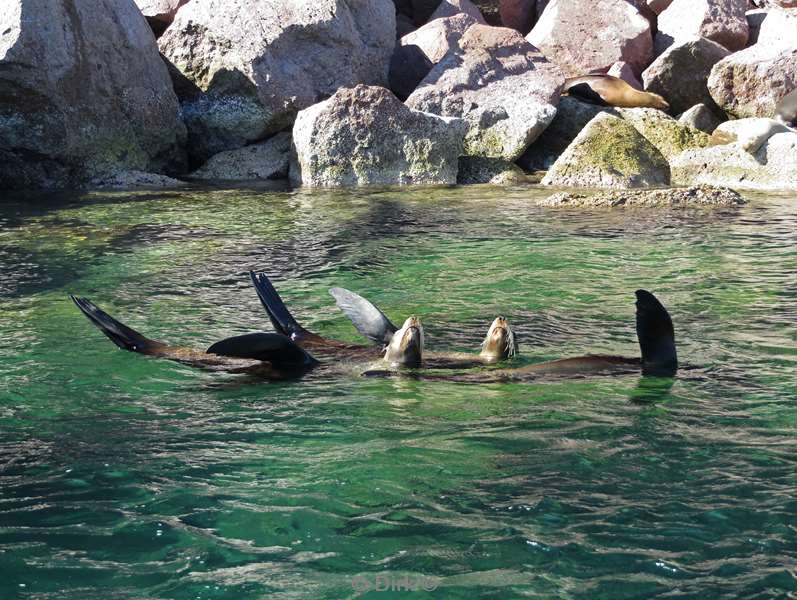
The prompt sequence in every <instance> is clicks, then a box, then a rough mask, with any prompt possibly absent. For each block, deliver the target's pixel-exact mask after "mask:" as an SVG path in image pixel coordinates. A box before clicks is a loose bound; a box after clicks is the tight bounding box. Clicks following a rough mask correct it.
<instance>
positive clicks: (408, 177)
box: [291, 85, 467, 187]
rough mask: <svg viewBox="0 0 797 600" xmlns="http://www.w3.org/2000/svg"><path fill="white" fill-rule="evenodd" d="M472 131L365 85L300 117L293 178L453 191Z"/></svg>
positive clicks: (312, 182) (309, 183) (323, 183)
mask: <svg viewBox="0 0 797 600" xmlns="http://www.w3.org/2000/svg"><path fill="white" fill-rule="evenodd" d="M466 130H467V125H466V123H465V122H464V121H462V120H461V119H452V118H445V117H438V116H436V115H431V114H427V113H423V112H419V111H415V110H411V109H410V108H408V107H407V106H405V105H404V104H402V103H401V102H400V101H399V100H398V99H397V98H396V97H395V96H394V95H393V94H391V93H390V92H389V91H388V90H386V89H384V88H380V87H369V86H364V85H358V86H357V87H355V88H353V89H341V90H339V91H338V92H336V93H335V94H334V95H333V96H332V97H331V98H329V99H328V100H325V101H323V102H320V103H318V104H315V105H314V106H311V107H310V108H307V109H305V110H303V111H301V112H300V113H299V115H298V117H297V118H296V123H295V124H294V127H293V143H294V147H295V149H296V163H295V164H294V165H292V166H291V178H292V179H293V180H294V181H295V182H296V183H301V184H303V185H307V186H314V187H324V186H353V185H369V184H453V183H456V180H457V159H458V157H459V155H460V154H461V153H462V141H463V138H464V136H465V132H466Z"/></svg>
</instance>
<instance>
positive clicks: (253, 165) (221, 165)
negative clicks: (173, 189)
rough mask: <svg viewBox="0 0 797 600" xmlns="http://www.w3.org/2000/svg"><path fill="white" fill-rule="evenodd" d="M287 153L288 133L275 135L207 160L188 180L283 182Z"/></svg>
mask: <svg viewBox="0 0 797 600" xmlns="http://www.w3.org/2000/svg"><path fill="white" fill-rule="evenodd" d="M290 150H291V134H290V133H287V132H282V133H278V134H277V135H275V136H274V137H272V138H270V139H268V140H266V141H265V142H261V143H259V144H253V145H251V146H245V147H244V148H238V149H237V150H227V151H226V152H220V153H219V154H216V155H215V156H212V157H210V160H208V161H207V162H206V163H205V164H204V165H202V167H201V168H200V169H198V170H196V171H194V172H193V173H192V174H191V178H192V179H213V180H227V181H251V180H255V179H285V178H287V177H288V163H289V158H290Z"/></svg>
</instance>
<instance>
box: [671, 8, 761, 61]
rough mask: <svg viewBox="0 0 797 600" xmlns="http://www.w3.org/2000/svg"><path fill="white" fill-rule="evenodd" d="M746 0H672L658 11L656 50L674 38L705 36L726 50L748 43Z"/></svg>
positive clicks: (732, 49) (676, 39)
mask: <svg viewBox="0 0 797 600" xmlns="http://www.w3.org/2000/svg"><path fill="white" fill-rule="evenodd" d="M746 11H747V0H673V2H672V3H670V5H669V6H668V7H667V8H666V9H665V10H664V11H663V12H662V13H661V14H660V15H659V19H658V27H659V31H658V33H657V35H656V38H657V40H656V51H657V54H658V53H659V52H661V51H663V50H664V48H666V47H667V46H668V45H669V44H671V43H672V42H673V41H678V40H683V39H691V38H695V37H704V38H707V39H709V40H711V41H713V42H716V43H718V44H720V45H721V46H724V47H725V48H727V49H728V50H731V51H736V50H741V49H742V48H744V47H745V45H746V44H747V37H748V35H749V27H748V25H747V18H746V16H745V12H746Z"/></svg>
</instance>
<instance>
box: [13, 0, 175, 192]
mask: <svg viewBox="0 0 797 600" xmlns="http://www.w3.org/2000/svg"><path fill="white" fill-rule="evenodd" d="M184 144H185V127H184V126H183V123H182V121H181V120H180V117H179V105H178V103H177V98H176V96H175V95H174V91H173V90H172V85H171V81H170V80H169V75H168V72H167V70H166V66H165V65H164V64H163V61H161V59H160V57H159V55H158V49H157V46H156V44H155V38H154V36H153V35H152V30H151V29H150V27H149V25H147V22H146V21H145V20H144V17H143V16H142V15H141V11H139V9H138V7H137V6H136V5H135V4H134V3H133V1H132V0H119V1H118V2H104V1H100V0H83V1H81V2H78V3H75V2H71V1H69V0H7V1H6V2H4V5H3V10H2V11H0V189H2V188H43V187H45V188H58V187H73V186H81V185H83V184H85V183H86V182H87V181H88V180H90V179H91V178H92V177H95V176H98V175H100V174H102V173H106V172H116V171H118V170H122V169H128V170H130V169H132V170H141V171H165V172H180V171H182V170H184V168H185V151H184V149H183V147H184Z"/></svg>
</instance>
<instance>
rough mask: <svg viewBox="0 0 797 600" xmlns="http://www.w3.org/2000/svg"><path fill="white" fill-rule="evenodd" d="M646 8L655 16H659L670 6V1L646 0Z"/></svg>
mask: <svg viewBox="0 0 797 600" xmlns="http://www.w3.org/2000/svg"><path fill="white" fill-rule="evenodd" d="M647 3H648V7H650V10H652V11H653V12H654V13H656V14H657V15H660V14H661V13H663V12H664V11H665V10H667V7H668V6H670V4H672V0H647Z"/></svg>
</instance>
